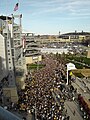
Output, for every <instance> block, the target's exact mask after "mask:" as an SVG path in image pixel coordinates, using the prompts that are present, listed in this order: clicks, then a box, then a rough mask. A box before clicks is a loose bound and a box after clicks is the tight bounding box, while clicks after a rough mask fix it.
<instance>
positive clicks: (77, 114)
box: [65, 101, 83, 120]
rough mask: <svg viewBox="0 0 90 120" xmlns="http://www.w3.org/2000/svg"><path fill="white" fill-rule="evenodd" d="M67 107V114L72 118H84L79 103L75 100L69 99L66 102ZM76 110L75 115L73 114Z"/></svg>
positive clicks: (71, 119)
mask: <svg viewBox="0 0 90 120" xmlns="http://www.w3.org/2000/svg"><path fill="white" fill-rule="evenodd" d="M65 108H66V109H67V114H68V115H69V116H70V120H83V118H82V116H81V115H80V111H79V109H78V105H77V104H76V103H75V102H70V101H67V102H65ZM74 110H75V115H74V114H73V112H74Z"/></svg>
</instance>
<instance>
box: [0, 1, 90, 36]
mask: <svg viewBox="0 0 90 120" xmlns="http://www.w3.org/2000/svg"><path fill="white" fill-rule="evenodd" d="M18 1H19V9H18V10H17V11H16V12H14V11H13V9H14V6H15V4H16V3H17V2H18ZM12 13H13V14H20V13H22V15H23V18H22V26H23V28H24V29H25V30H27V31H30V32H34V33H35V34H57V35H58V33H59V31H60V32H61V33H66V32H73V31H75V30H77V31H79V32H80V31H82V30H83V31H88V32H90V0H0V14H1V15H6V14H7V15H10V14H12Z"/></svg>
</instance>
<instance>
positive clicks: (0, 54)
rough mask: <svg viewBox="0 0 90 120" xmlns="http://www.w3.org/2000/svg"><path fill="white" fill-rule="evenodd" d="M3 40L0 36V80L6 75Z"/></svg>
mask: <svg viewBox="0 0 90 120" xmlns="http://www.w3.org/2000/svg"><path fill="white" fill-rule="evenodd" d="M6 71H7V67H6V51H5V40H4V37H3V36H2V35H1V34H0V80H1V79H2V78H3V77H5V76H6V75H7V72H6Z"/></svg>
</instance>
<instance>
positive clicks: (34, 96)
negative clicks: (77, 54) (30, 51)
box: [18, 56, 69, 120]
mask: <svg viewBox="0 0 90 120" xmlns="http://www.w3.org/2000/svg"><path fill="white" fill-rule="evenodd" d="M42 64H44V65H45V67H43V68H42V69H39V70H36V71H34V72H32V74H31V72H28V74H27V75H26V80H25V90H22V91H21V92H19V101H18V109H19V110H20V111H22V110H23V111H26V112H29V113H31V114H32V115H33V116H35V119H36V120H68V119H69V117H67V116H66V114H64V112H63V109H64V103H63V105H60V104H62V103H60V104H59V105H58V104H57V101H56V100H55V98H54V96H53V94H52V92H53V93H54V89H55V88H57V86H58V84H59V83H61V82H64V79H65V77H66V72H65V66H64V65H63V64H62V63H59V62H58V61H57V60H56V59H55V58H53V57H52V56H46V57H45V59H44V60H43V61H42ZM58 73H59V74H58Z"/></svg>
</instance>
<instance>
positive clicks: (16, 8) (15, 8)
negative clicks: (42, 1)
mask: <svg viewBox="0 0 90 120" xmlns="http://www.w3.org/2000/svg"><path fill="white" fill-rule="evenodd" d="M16 10H18V3H16V5H15V7H14V11H16Z"/></svg>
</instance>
